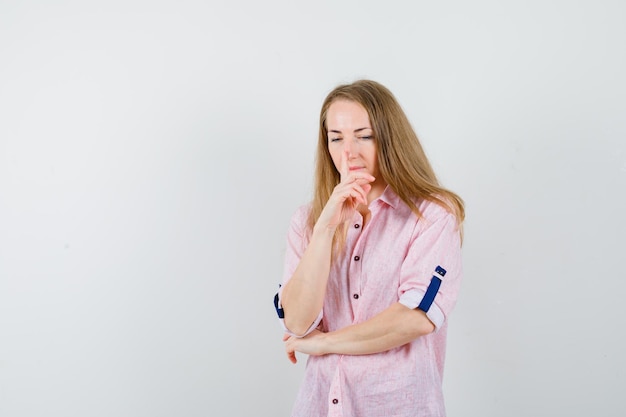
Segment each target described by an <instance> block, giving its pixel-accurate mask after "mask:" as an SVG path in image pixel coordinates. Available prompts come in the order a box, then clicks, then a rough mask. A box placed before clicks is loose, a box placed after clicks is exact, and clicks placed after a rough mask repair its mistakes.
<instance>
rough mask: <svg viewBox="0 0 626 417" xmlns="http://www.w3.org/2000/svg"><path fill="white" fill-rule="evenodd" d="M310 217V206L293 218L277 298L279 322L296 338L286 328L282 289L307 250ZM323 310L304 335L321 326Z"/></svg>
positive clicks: (302, 209)
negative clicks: (308, 219)
mask: <svg viewBox="0 0 626 417" xmlns="http://www.w3.org/2000/svg"><path fill="white" fill-rule="evenodd" d="M307 216H308V206H303V207H300V208H299V209H298V210H297V211H296V212H295V213H294V215H293V216H292V218H291V223H290V225H289V231H288V232H287V247H286V250H285V264H284V268H283V279H282V285H281V286H280V288H279V289H278V294H276V297H275V307H276V310H277V313H278V320H279V321H280V324H281V326H282V328H283V330H284V331H285V332H286V333H287V334H290V335H292V336H296V335H295V334H294V333H293V332H291V331H290V330H289V329H288V328H287V327H286V326H285V319H284V313H283V311H282V303H281V297H282V289H283V287H284V285H285V284H286V283H287V282H289V280H290V279H291V277H292V275H293V273H294V272H295V270H296V268H297V267H298V264H299V263H300V258H302V254H303V253H304V250H305V249H306V245H307V242H308V239H307V237H306V222H307ZM323 313H324V312H323V309H322V310H321V311H320V312H319V314H318V315H317V318H316V319H315V321H314V322H313V323H312V324H311V327H309V328H308V329H307V331H306V332H305V334H304V335H302V336H301V337H304V336H306V335H307V334H309V333H311V332H312V331H313V330H315V329H316V328H317V326H319V324H320V322H321V321H322V317H323Z"/></svg>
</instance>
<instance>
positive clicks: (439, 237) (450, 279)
mask: <svg viewBox="0 0 626 417" xmlns="http://www.w3.org/2000/svg"><path fill="white" fill-rule="evenodd" d="M423 215H424V216H423V218H421V219H419V220H418V222H417V224H416V227H415V230H414V233H413V235H412V239H411V243H410V246H409V249H408V251H407V255H406V258H405V259H404V262H403V264H402V268H401V274H400V286H399V289H398V297H399V301H400V303H401V304H403V305H405V306H406V307H408V308H411V309H415V308H418V306H420V303H422V300H424V297H425V296H426V294H427V293H428V294H429V295H428V297H429V298H430V297H434V298H433V299H432V304H429V308H428V309H427V311H426V315H427V316H428V318H429V319H430V321H432V322H433V324H434V325H435V327H436V329H437V330H438V329H439V328H441V326H442V325H443V324H444V322H445V320H446V318H447V317H448V315H449V314H450V312H451V311H452V309H453V308H454V306H455V304H456V299H457V294H458V291H459V288H460V284H461V278H462V276H463V271H462V257H461V240H460V232H459V228H458V224H457V220H456V217H455V216H454V215H453V214H451V213H449V212H447V211H445V210H444V209H443V208H441V207H439V206H437V205H435V204H431V205H430V206H429V207H428V210H427V211H426V212H425V213H423ZM438 267H439V268H441V269H439V271H441V270H443V271H445V272H444V275H443V276H442V275H441V273H436V272H435V271H436V270H437V268H438ZM433 276H435V278H433ZM439 279H440V282H439ZM437 286H438V287H437Z"/></svg>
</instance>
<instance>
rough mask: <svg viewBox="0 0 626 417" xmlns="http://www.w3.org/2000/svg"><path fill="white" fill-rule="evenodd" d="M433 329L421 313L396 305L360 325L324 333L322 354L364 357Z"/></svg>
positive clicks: (408, 340)
mask: <svg viewBox="0 0 626 417" xmlns="http://www.w3.org/2000/svg"><path fill="white" fill-rule="evenodd" d="M434 329H435V326H434V325H433V324H432V322H431V321H430V320H429V319H428V317H426V313H424V312H423V311H422V310H417V309H415V310H411V309H409V308H408V307H406V306H404V305H402V304H400V303H395V304H393V305H392V306H390V307H389V308H387V309H386V310H384V311H382V312H381V313H380V314H378V315H376V316H374V317H372V318H371V319H370V320H367V321H365V322H363V323H359V324H355V325H352V326H348V327H344V328H343V329H340V330H337V331H334V332H330V333H325V334H323V335H322V337H323V338H324V341H323V345H324V350H325V352H324V353H336V354H344V355H367V354H371V353H378V352H384V351H387V350H390V349H393V348H396V347H398V346H402V345H404V344H406V343H409V342H411V341H413V340H415V339H417V338H418V337H420V336H424V335H426V334H429V333H431V332H432V331H433V330H434Z"/></svg>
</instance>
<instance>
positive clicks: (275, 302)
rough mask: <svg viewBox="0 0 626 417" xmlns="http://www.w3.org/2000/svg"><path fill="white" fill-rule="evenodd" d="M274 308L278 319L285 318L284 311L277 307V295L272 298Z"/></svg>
mask: <svg viewBox="0 0 626 417" xmlns="http://www.w3.org/2000/svg"><path fill="white" fill-rule="evenodd" d="M274 307H276V313H277V314H278V318H279V319H284V318H285V311H284V310H283V309H282V308H281V307H279V306H278V293H276V295H275V296H274Z"/></svg>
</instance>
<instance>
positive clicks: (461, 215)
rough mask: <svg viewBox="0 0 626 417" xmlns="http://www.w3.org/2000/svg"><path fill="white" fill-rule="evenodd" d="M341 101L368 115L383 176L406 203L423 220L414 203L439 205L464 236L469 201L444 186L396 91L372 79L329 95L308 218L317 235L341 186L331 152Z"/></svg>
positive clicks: (339, 238)
mask: <svg viewBox="0 0 626 417" xmlns="http://www.w3.org/2000/svg"><path fill="white" fill-rule="evenodd" d="M337 100H348V101H353V102H356V103H359V104H360V105H361V106H363V107H364V108H365V110H366V111H367V114H368V116H369V120H370V123H371V126H372V130H373V136H374V141H375V144H376V151H377V158H378V169H379V171H380V175H382V178H383V180H384V181H385V182H386V183H387V185H388V186H389V187H391V189H392V190H393V191H394V192H395V193H396V194H397V195H398V196H399V197H400V199H401V200H402V201H403V202H404V203H405V204H406V205H407V206H409V208H410V209H411V210H412V211H413V212H414V213H415V214H416V215H417V216H418V217H420V218H421V217H422V213H421V212H420V210H419V208H418V207H417V205H416V204H415V202H414V201H416V200H427V201H431V202H434V203H436V204H439V205H440V206H442V207H443V208H445V209H446V210H448V211H449V212H451V213H453V214H454V215H455V216H456V218H457V222H458V225H459V230H461V231H462V224H463V220H464V219H465V209H464V204H463V200H462V199H461V198H460V197H459V196H458V195H456V194H455V193H453V192H452V191H449V190H447V189H445V188H443V187H441V186H440V185H439V181H438V180H437V177H436V175H435V172H434V171H433V169H432V167H431V165H430V162H428V158H427V157H426V154H425V153H424V150H423V148H422V145H421V144H420V142H419V139H418V138H417V135H416V134H415V131H414V130H413V128H412V126H411V123H410V122H409V120H408V118H407V117H406V115H405V114H404V111H403V110H402V108H401V107H400V104H399V103H398V101H397V100H396V98H395V97H394V96H393V94H392V93H391V91H389V90H388V89H387V88H386V87H384V86H383V85H381V84H379V83H377V82H375V81H370V80H359V81H356V82H354V83H351V84H345V85H340V86H338V87H337V88H335V89H334V90H333V91H331V92H330V93H329V94H328V96H327V97H326V99H325V100H324V103H323V104H322V109H321V112H320V124H319V140H318V144H317V156H316V163H315V185H314V192H313V202H312V206H311V211H310V213H309V218H308V226H309V230H310V231H311V230H313V226H314V225H315V223H316V222H317V219H318V218H319V216H320V214H321V212H322V210H323V209H324V206H325V205H326V203H327V201H328V199H329V198H330V195H331V194H332V192H333V189H334V188H335V186H336V185H337V184H339V181H340V174H339V171H337V169H336V168H335V165H334V164H333V161H332V159H331V156H330V152H329V151H328V129H327V126H326V116H327V113H328V109H329V107H330V105H331V104H332V103H334V102H335V101H337ZM346 231H347V224H345V225H343V226H341V227H338V228H337V231H336V233H335V237H334V241H335V252H336V250H337V249H341V248H343V246H344V244H345V238H346Z"/></svg>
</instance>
